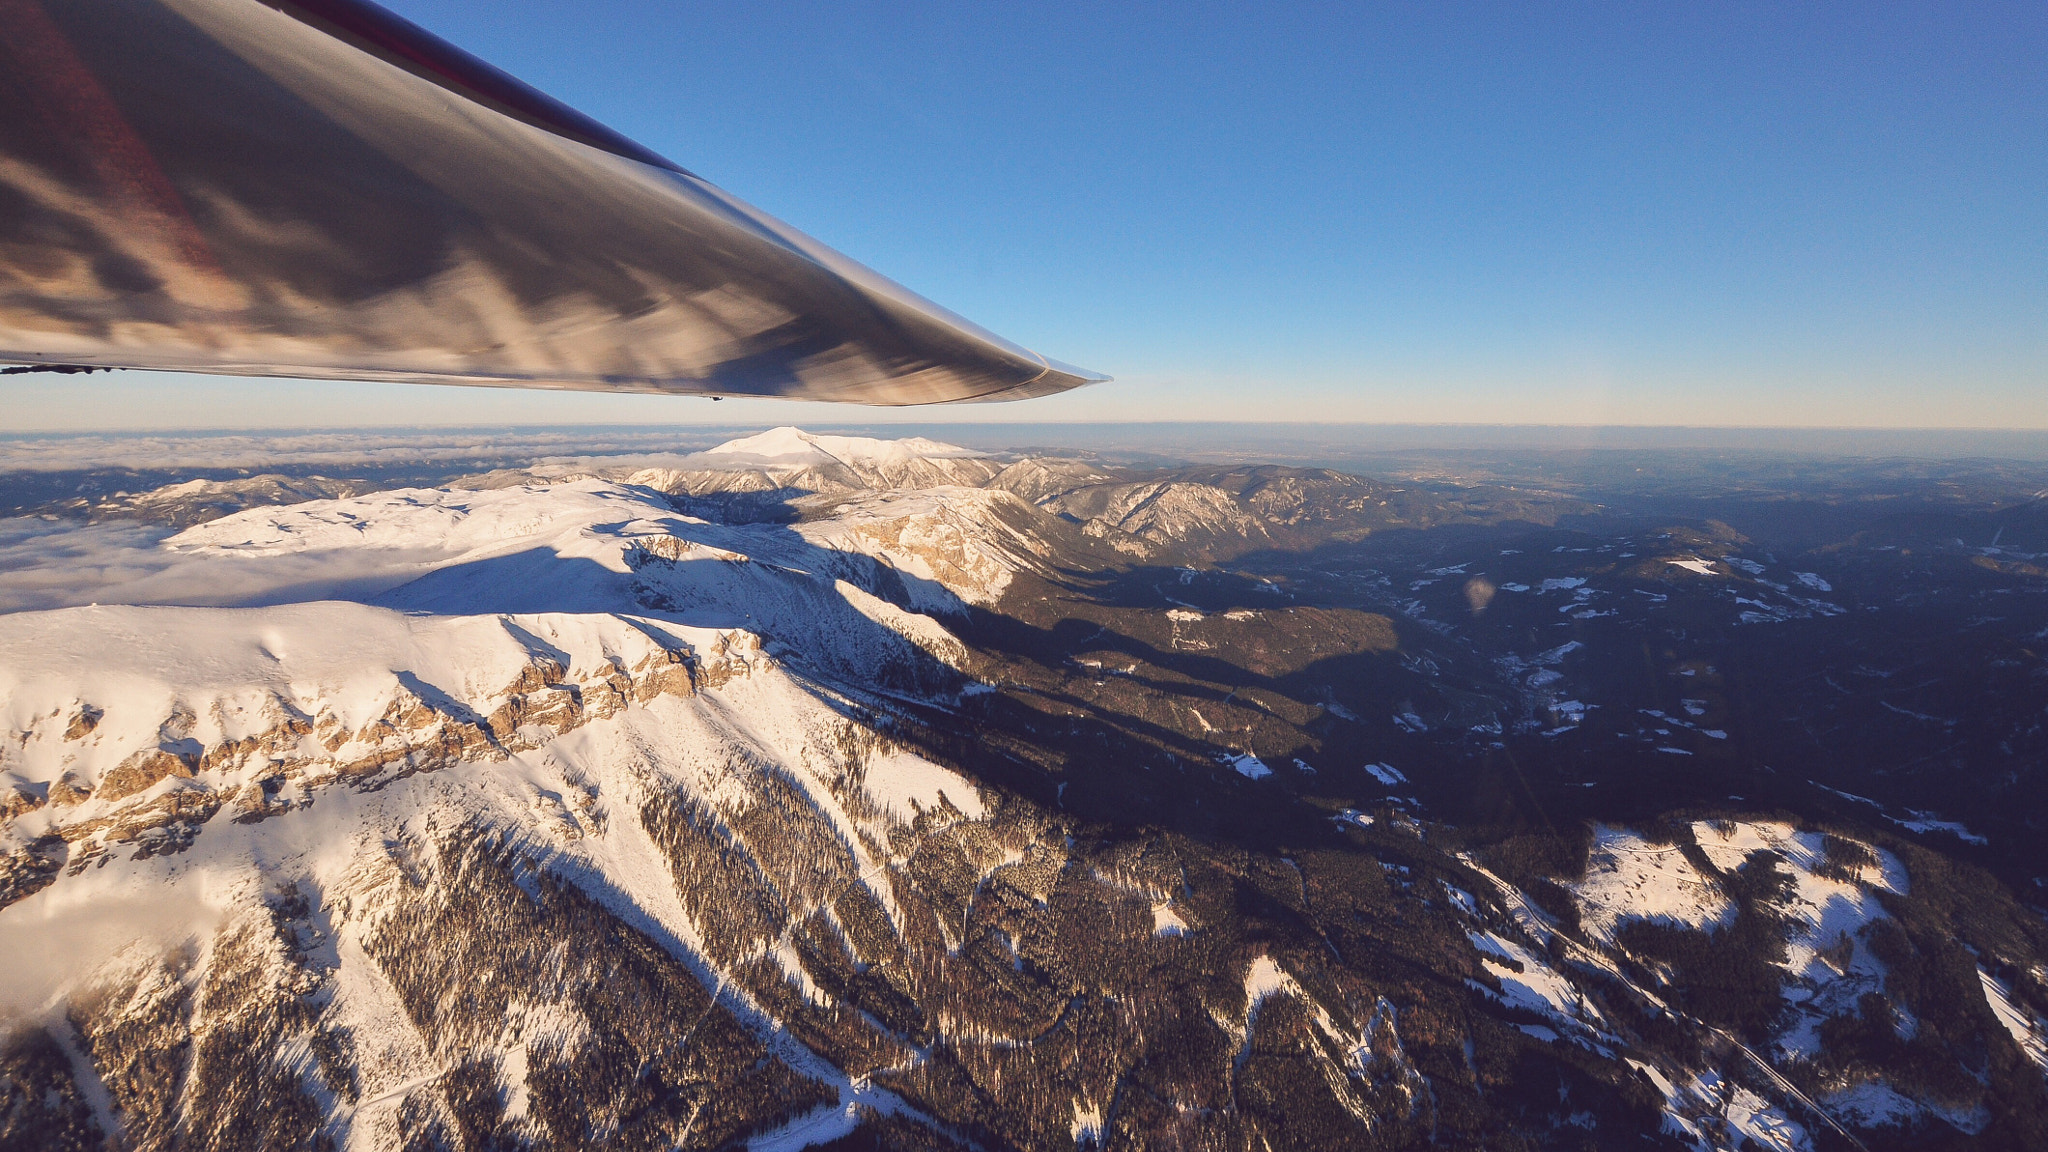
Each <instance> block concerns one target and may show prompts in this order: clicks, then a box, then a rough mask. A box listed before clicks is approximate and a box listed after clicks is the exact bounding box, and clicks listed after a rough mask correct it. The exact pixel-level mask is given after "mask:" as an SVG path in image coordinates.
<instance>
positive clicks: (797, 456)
mask: <svg viewBox="0 0 2048 1152" xmlns="http://www.w3.org/2000/svg"><path fill="white" fill-rule="evenodd" d="M981 455H983V453H981V452H976V451H974V450H973V449H971V448H962V447H959V446H958V445H955V444H941V443H939V442H938V441H936V440H927V439H925V438H923V437H921V436H911V437H907V438H905V439H902V440H878V439H875V438H873V437H869V436H821V435H818V434H816V433H812V432H806V431H804V430H803V429H801V428H795V427H791V426H788V425H784V426H783V427H780V428H770V429H769V430H768V431H766V432H760V433H756V434H755V435H752V436H744V437H741V438H739V439H737V440H728V441H726V442H725V443H723V444H720V445H718V446H717V447H716V448H710V449H706V450H705V451H703V452H699V453H697V454H696V455H694V456H691V457H690V458H689V459H688V460H687V461H686V463H687V464H688V466H690V467H694V468H702V469H712V470H731V469H738V468H769V469H775V470H783V469H797V468H817V467H826V466H830V465H833V464H842V465H845V466H847V467H851V468H863V467H865V468H873V467H879V466H886V465H892V464H907V463H909V462H910V461H912V460H961V459H972V458H975V457H979V456H981Z"/></svg>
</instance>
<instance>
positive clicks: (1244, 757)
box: [1225, 752, 1273, 780]
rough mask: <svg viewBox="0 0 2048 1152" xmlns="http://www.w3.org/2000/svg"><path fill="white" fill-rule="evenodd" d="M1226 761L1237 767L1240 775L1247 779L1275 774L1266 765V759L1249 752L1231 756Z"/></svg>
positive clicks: (1258, 778) (1257, 778) (1256, 778)
mask: <svg viewBox="0 0 2048 1152" xmlns="http://www.w3.org/2000/svg"><path fill="white" fill-rule="evenodd" d="M1225 762H1226V763H1228V764H1229V765H1230V766H1231V767H1232V768H1235V769H1237V773H1238V775H1240V776H1243V777H1244V778H1245V779H1247V780H1263V779H1265V778H1266V777H1268V776H1271V775H1272V774H1273V770H1272V769H1271V768H1268V767H1266V762H1265V761H1264V760H1261V759H1259V758H1258V757H1257V756H1254V755H1252V754H1251V753H1249V752H1246V753H1243V754H1241V755H1238V756H1233V757H1230V758H1229V759H1228V760H1227V761H1225Z"/></svg>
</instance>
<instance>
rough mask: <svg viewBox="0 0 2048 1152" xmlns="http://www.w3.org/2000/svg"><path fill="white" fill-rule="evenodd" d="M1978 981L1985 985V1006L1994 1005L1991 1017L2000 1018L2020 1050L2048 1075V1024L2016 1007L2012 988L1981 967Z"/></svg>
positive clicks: (2028, 1011) (1999, 1020)
mask: <svg viewBox="0 0 2048 1152" xmlns="http://www.w3.org/2000/svg"><path fill="white" fill-rule="evenodd" d="M1977 978H1978V980H1979V981H1981V982H1982V983H1983V985H1984V1002H1985V1003H1987V1004H1989V1005H1991V1014H1992V1015H1994V1016H1996V1017H1998V1022H1999V1024H2001V1025H2003V1026H2004V1027H2005V1030H2006V1033H2007V1034H2008V1035H2010V1036H2011V1037H2012V1038H2013V1042H2014V1043H2015V1044H2018V1045H2019V1046H2020V1051H2022V1052H2025V1053H2026V1054H2027V1059H2029V1060H2032V1061H2033V1062H2034V1063H2035V1064H2036V1065H2037V1066H2038V1067H2040V1068H2041V1070H2042V1071H2044V1072H2048V1021H2044V1020H2042V1019H2041V1018H2040V1017H2039V1016H2037V1015H2035V1014H2034V1013H2033V1012H2032V1011H2030V1010H2028V1009H2027V1008H2025V1007H2023V1006H2021V1005H2019V1004H2015V1003H2013V999H2012V987H2011V986H2010V985H2008V984H2007V983H2006V982H2005V981H2003V980H2000V979H1999V978H1998V977H1996V976H1993V975H1992V974H1991V973H1989V972H1986V971H1985V970H1984V969H1983V967H1982V966H1979V967H1978V969H1977Z"/></svg>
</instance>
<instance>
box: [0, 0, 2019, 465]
mask: <svg viewBox="0 0 2048 1152" xmlns="http://www.w3.org/2000/svg"><path fill="white" fill-rule="evenodd" d="M387 3H388V4H389V6H390V7H392V8H394V9H395V10H397V11H399V12H400V13H402V14H403V15H406V16H407V17H409V18H411V19H413V20H415V21H417V22H418V23H420V24H423V25H425V26H426V27H428V28H430V29H432V30H434V31H435V32H438V33H440V34H441V35H443V36H446V37H447V38H449V39H451V40H453V41H455V42H456V43H458V44H460V45H462V46H464V47H466V48H468V49H470V50H471V51H473V52H475V53H477V54H478V55H480V56H482V57H484V58H485V59H487V60H490V61H491V62H493V63H496V64H498V65H500V66H502V67H504V68H506V69H508V70H509V71H511V72H513V73H514V74H516V75H518V76H520V77H521V78H523V79H526V80H527V81H529V82H531V83H533V84H535V85H537V86H539V87H541V88H542V89H544V90H546V91H548V92H550V93H552V94H554V95H556V96H559V97H561V98H562V99H564V100H566V101H568V102H569V103H571V104H573V105H575V106H576V107H578V108H581V109H582V110H584V111H586V112H589V113H591V114H592V115H594V116H596V117H597V118H598V119H600V120H603V121H605V122H607V123H609V124H611V125H613V126H615V127H617V128H619V129H621V130H622V131H624V132H625V133H627V134H628V135H630V136H632V137H634V138H636V139H638V140H640V141H642V142H644V143H646V144H648V145H649V146H651V147H653V148H654V149H655V150H657V151H659V152H662V153H664V154H666V155H668V156H670V157H672V158H673V159H675V160H676V161H677V162H679V163H681V164H683V165H684V166H685V167H688V168H690V169H691V170H693V171H695V172H697V173H699V174H700V175H703V176H705V177H707V178H708V179H710V180H712V181H714V182H715V183H718V184H720V185H722V186H723V187H725V188H727V189H729V190H730V191H732V192H734V193H736V194H737V195H739V196H741V197H742V198H744V199H746V200H748V201H750V202H752V203H754V204H756V205H758V206H760V207H762V208H764V209H766V210H767V211H769V212H772V213H774V214H776V215H778V216H780V217H782V218H783V219H785V220H787V221H789V222H790V223H792V224H794V225H796V226H797V227H799V228H802V229H804V230H805V231H807V232H810V233H811V234H812V235H815V236H817V237H818V238H819V239H821V240H823V241H825V242H826V243H828V244H831V245H832V246H834V247H837V248H839V249H841V250H842V251H844V252H846V253H848V254H849V255H852V256H854V257H855V258H857V259H860V260H862V261H864V262H866V263H868V264H870V265H872V266H874V267H875V268H876V269H878V270H880V271H881V272H883V273H884V274H886V275H889V276H891V277H893V278H895V279H897V280H900V281H902V282H903V283H905V284H907V285H909V286H910V287H912V288H913V289H915V290H917V291H919V292H921V293H923V294H925V295H927V296H930V297H931V298H933V299H935V300H937V301H939V302H940V303H942V304H944V305H946V306H947V307H950V308H952V309H954V310H955V311H958V312H960V313H962V314H964V315H966V316H968V317H970V318H971V319H974V320H976V321H978V322H980V323H982V324H984V325H986V326H988V327H990V328H992V329H994V330H996V331H998V332H1001V333H1002V334H1004V335H1006V336H1009V337H1011V338H1012V339H1015V340H1017V341H1019V342H1020V343H1024V344H1027V345H1029V346H1031V347H1034V348H1038V349H1040V350H1042V351H1044V352H1046V353H1047V354H1048V355H1052V356H1055V357H1058V358H1060V359H1064V360H1068V361H1070V362H1073V363H1076V364H1081V365H1085V366H1087V367H1090V368H1094V369H1097V370H1100V371H1104V372H1108V373H1111V374H1113V375H1115V376H1116V377H1118V382H1116V383H1114V384H1110V385H1106V386H1102V387H1098V388H1094V389H1087V390H1083V391H1082V392H1079V393H1074V394H1070V395H1068V396H1064V397H1056V398H1049V399H1045V400H1039V401H1031V402H1027V403H1025V404H1021V405H1008V406H974V407H968V408H959V409H952V410H944V411H935V410H911V411H907V412H904V413H902V416H903V417H904V418H905V419H914V420H921V421H929V420H932V419H934V418H954V417H958V418H962V419H994V420H1032V421H1043V420H1090V419H1120V420H1131V419H1181V418H1186V419H1212V420H1303V419H1330V420H1359V421H1459V422H1466V421H1476V422H1560V423H1580V424H1583V423H1596V424H1597V423H1628V424H1670V423H1682V424H1733V425H1832V426H1859V425H1889V426H1921V425H1931V426H1972V427H2031V428H2043V427H2048V68H2044V67H2042V61H2043V60H2048V8H2043V7H2042V6H2041V5H2040V4H2039V3H2038V0H2036V2H2033V3H2002V2H1998V0H1971V2H1969V3H1966V4H1953V3H1951V4H1945V5H1934V4H1926V5H1920V4H1906V3H1883V4H1868V3H1863V4H1818V3H1815V4H1807V3H1801V4H1784V3H1771V4H1736V3H1714V4H1686V5H1680V4H1642V3H1625V4H1624V3H1616V4H1543V5H1538V4H1515V5H1487V4H1455V3H1443V4H1436V3H1432V4H1420V3H1418V4H1414V5H1402V6H1392V5H1365V4H1357V3H1352V4H1332V5H1313V4H1290V5H1279V4H1264V5H1251V4H1238V5H1204V4H1194V3H1181V4H1170V5H1168V4H1160V5H1143V6H1134V5H1109V4H1091V5H1071V6H1069V5H1025V4H1006V5H995V4H988V5H925V4H913V3H905V2H901V0H897V2H892V3H889V4H856V3H844V2H842V3H832V4H785V5H778V6H768V5H753V4H720V5H705V4H685V3H669V2H643V0H615V2H597V0H581V2H571V0H387ZM174 382H176V383H178V387H176V388H172V387H170V385H171V384H173V383H174ZM4 387H5V388H6V389H7V390H8V391H9V392H11V393H13V394H14V396H15V398H16V399H17V401H18V404H17V406H16V411H17V412H18V413H23V414H25V419H26V421H27V424H26V425H24V426H31V425H33V426H52V427H55V426H78V425H79V424H81V423H90V422H95V421H91V420H87V419H84V417H89V416H96V417H97V418H98V419H97V421H96V422H98V423H99V424H101V425H102V426H104V423H105V420H106V418H107V416H108V414H109V413H110V412H112V413H114V414H115V418H116V419H118V420H123V421H129V422H132V423H136V424H140V425H145V426H147V425H151V424H157V425H164V426H235V425H262V424H335V423H350V424H357V423H364V422H366V421H388V422H397V423H416V422H428V423H433V422H460V423H489V422H499V421H506V422H518V421H549V422H553V421H563V420H577V421H590V422H601V423H611V422H649V421H660V422H667V421H712V420H716V421H717V422H720V423H727V422H733V421H745V420H754V419H759V420H773V421H778V422H781V421H793V422H801V421H807V420H808V421H822V420H832V419H838V420H845V419H856V420H859V419H873V418H877V417H878V416H879V417H881V418H886V416H887V414H886V413H881V414H878V413H873V412H869V411H864V410H856V411H848V410H845V409H839V408H834V407H830V406H823V405H795V404H779V403H774V402H737V401H728V402H726V403H723V404H720V405H716V406H713V405H711V404H710V403H709V402H707V401H703V400H670V399H660V398H637V397H633V398H624V397H593V396H586V395H552V394H524V393H509V392H501V391H495V390H474V389H434V388H417V387H399V386H371V385H360V384H347V385H343V384H319V385H313V384H296V383H279V382H270V381H258V382H231V381H212V380H208V381H201V382H196V383H195V382H191V381H175V378H169V377H150V376H130V377H129V378H127V379H125V380H114V379H113V378H110V377H94V378H91V379H90V380H89V381H84V380H78V379H67V380H59V381H52V382H48V383H27V382H14V381H10V382H8V383H7V384H6V385H4ZM81 400H85V401H88V402H89V403H90V407H91V408H92V409H97V411H96V412H93V411H80V410H79V409H80V401H81Z"/></svg>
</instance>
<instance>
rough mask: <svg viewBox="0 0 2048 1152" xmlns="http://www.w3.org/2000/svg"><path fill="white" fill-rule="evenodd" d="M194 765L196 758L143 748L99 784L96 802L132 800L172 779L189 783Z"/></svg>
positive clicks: (196, 762)
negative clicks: (174, 777) (161, 781)
mask: <svg viewBox="0 0 2048 1152" xmlns="http://www.w3.org/2000/svg"><path fill="white" fill-rule="evenodd" d="M198 764H199V758H198V757H196V756H191V755H188V754H183V753H176V752H168V751H165V750H164V749H162V748H146V749H144V750H142V751H140V752H137V753H135V754H134V755H133V756H130V757H128V758H127V759H126V760H123V761H121V763H120V764H118V765H116V766H115V767H114V770H113V771H111V772H109V773H107V774H106V776H105V777H103V778H102V779H101V780H100V787H99V798H100V799H102V800H119V799H122V798H123V797H127V796H133V795H135V794H136V793H137V792H141V791H144V790H145V789H148V788H150V787H152V786H154V785H155V784H156V783H157V781H159V780H165V779H168V778H170V777H173V776H176V777H181V778H185V779H190V778H191V776H192V772H193V769H194V768H196V767H198Z"/></svg>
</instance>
